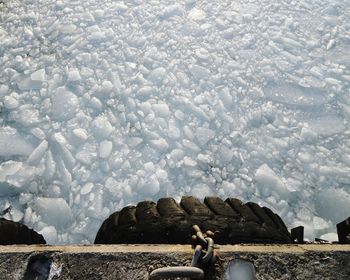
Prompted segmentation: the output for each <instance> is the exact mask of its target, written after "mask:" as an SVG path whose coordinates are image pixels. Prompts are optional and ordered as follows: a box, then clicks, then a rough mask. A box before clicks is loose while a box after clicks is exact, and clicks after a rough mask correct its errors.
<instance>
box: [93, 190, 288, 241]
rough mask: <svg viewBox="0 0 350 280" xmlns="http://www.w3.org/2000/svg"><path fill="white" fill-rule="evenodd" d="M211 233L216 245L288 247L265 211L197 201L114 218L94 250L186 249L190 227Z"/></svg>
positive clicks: (232, 201)
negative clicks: (101, 247)
mask: <svg viewBox="0 0 350 280" xmlns="http://www.w3.org/2000/svg"><path fill="white" fill-rule="evenodd" d="M195 224H196V225H198V226H199V227H200V228H201V230H202V231H203V232H205V231H207V230H211V231H213V232H215V238H214V239H215V243H217V244H237V243H292V238H291V235H290V233H289V231H288V229H287V228H286V226H285V224H284V222H283V221H282V219H281V218H280V217H279V216H278V215H277V214H275V213H273V212H272V211H271V210H270V209H269V208H266V207H261V206H259V205H258V204H256V203H253V202H248V203H243V202H242V201H240V200H239V199H236V198H228V199H226V200H225V201H223V200H222V199H220V198H218V197H206V198H205V199H204V202H203V203H201V202H200V201H199V200H198V199H196V198H194V197H191V196H186V197H183V198H182V199H181V202H180V203H177V202H176V201H175V200H174V199H172V198H161V199H159V200H158V202H157V203H155V202H152V201H143V202H140V203H138V204H137V206H127V207H124V208H123V209H122V210H121V211H118V212H115V213H113V214H112V215H111V216H110V217H109V218H108V219H106V220H105V221H104V223H103V224H102V226H101V228H100V229H99V231H98V233H97V236H96V239H95V244H121V243H125V244H126V243H129V244H144V243H153V244H189V243H191V232H192V226H193V225H195Z"/></svg>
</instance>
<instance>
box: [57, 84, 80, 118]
mask: <svg viewBox="0 0 350 280" xmlns="http://www.w3.org/2000/svg"><path fill="white" fill-rule="evenodd" d="M51 101H52V108H51V113H52V118H53V119H54V120H58V121H59V120H63V121H65V120H69V119H71V118H73V117H74V116H75V113H76V112H77V111H78V109H79V99H78V97H77V96H76V95H75V94H74V93H72V92H70V91H69V90H67V89H66V88H65V87H59V88H57V90H56V92H55V93H54V94H53V95H52V98H51Z"/></svg>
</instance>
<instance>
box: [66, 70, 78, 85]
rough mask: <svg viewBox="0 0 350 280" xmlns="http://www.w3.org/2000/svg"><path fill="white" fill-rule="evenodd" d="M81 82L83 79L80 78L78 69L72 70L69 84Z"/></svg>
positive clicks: (68, 79) (69, 74)
mask: <svg viewBox="0 0 350 280" xmlns="http://www.w3.org/2000/svg"><path fill="white" fill-rule="evenodd" d="M80 80H81V77H80V73H79V71H78V69H76V68H73V69H70V70H69V72H68V78H67V81H68V82H77V81H80Z"/></svg>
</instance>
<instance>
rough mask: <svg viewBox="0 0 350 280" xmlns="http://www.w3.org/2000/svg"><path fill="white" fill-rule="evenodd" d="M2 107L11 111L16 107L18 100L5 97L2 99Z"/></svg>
mask: <svg viewBox="0 0 350 280" xmlns="http://www.w3.org/2000/svg"><path fill="white" fill-rule="evenodd" d="M4 106H5V108H6V109H8V110H12V109H15V108H17V107H18V100H17V99H16V98H14V97H12V96H11V95H10V96H5V97H4Z"/></svg>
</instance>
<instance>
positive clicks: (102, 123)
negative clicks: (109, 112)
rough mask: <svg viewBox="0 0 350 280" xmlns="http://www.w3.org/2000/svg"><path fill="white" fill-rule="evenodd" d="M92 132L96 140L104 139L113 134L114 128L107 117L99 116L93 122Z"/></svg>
mask: <svg viewBox="0 0 350 280" xmlns="http://www.w3.org/2000/svg"><path fill="white" fill-rule="evenodd" d="M91 130H92V132H93V134H94V135H95V137H96V138H98V139H104V138H107V137H108V136H109V135H110V134H111V133H112V132H113V130H114V128H113V126H112V125H111V123H110V122H109V121H108V119H107V117H105V116H99V117H97V118H95V119H94V120H93V122H92V126H91Z"/></svg>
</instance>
